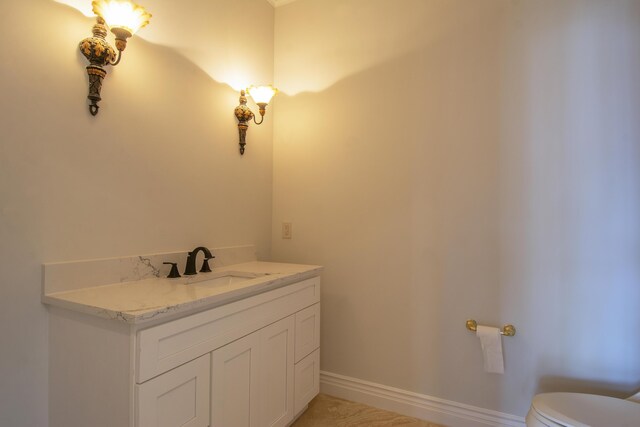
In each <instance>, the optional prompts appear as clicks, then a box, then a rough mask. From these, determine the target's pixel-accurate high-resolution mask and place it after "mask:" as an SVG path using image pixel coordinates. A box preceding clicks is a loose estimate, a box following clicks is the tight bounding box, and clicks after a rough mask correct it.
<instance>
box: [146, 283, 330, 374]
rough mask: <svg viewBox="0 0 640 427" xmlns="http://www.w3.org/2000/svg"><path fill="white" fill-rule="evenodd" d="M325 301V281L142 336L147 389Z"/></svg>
mask: <svg viewBox="0 0 640 427" xmlns="http://www.w3.org/2000/svg"><path fill="white" fill-rule="evenodd" d="M318 301H320V278H319V277H313V278H311V279H307V280H304V281H302V282H299V283H295V284H292V285H289V286H285V287H282V288H278V289H274V290H272V291H269V292H265V293H263V294H259V295H255V296H252V297H249V298H246V299H243V300H240V301H236V302H233V303H229V304H226V305H223V306H220V307H216V308H213V309H210V310H207V311H204V312H202V313H197V314H194V315H191V316H188V317H185V318H182V319H178V320H174V321H171V322H167V323H164V324H162V325H158V326H153V327H151V328H149V329H145V330H142V331H140V332H138V349H137V361H136V364H137V368H138V369H137V371H136V374H137V382H138V383H142V382H144V381H146V380H148V379H150V378H153V377H154V376H156V375H159V374H161V373H163V372H165V371H167V370H169V369H172V368H174V367H176V366H179V365H181V364H183V363H185V362H188V361H189V360H193V359H194V358H196V357H198V356H200V355H202V354H204V353H208V352H211V351H213V350H215V349H217V348H219V347H221V346H223V345H226V344H227V343H230V342H232V341H234V340H237V339H238V338H241V337H243V336H245V335H247V334H250V333H252V332H253V331H256V330H258V329H260V328H263V327H264V326H266V325H269V324H270V323H272V322H275V321H277V320H278V319H282V318H283V317H286V316H289V315H292V314H294V313H295V312H296V311H298V310H301V309H302V308H304V307H307V306H309V305H311V304H314V303H316V302H318Z"/></svg>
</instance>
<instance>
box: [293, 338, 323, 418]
mask: <svg viewBox="0 0 640 427" xmlns="http://www.w3.org/2000/svg"><path fill="white" fill-rule="evenodd" d="M295 378H296V380H295V386H294V391H295V393H294V394H295V402H294V408H293V409H294V410H295V413H296V414H299V413H300V412H301V411H302V410H303V409H304V408H305V406H307V405H308V404H309V402H311V399H313V398H314V397H316V396H317V395H318V393H320V349H317V350H316V351H314V352H313V353H311V354H310V355H308V356H307V357H305V358H304V359H302V360H301V361H300V362H298V363H296V368H295Z"/></svg>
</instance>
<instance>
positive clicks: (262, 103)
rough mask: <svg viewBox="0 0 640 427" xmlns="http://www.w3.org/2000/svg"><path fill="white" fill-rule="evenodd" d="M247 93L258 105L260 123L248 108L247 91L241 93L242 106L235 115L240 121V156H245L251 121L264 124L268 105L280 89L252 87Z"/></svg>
mask: <svg viewBox="0 0 640 427" xmlns="http://www.w3.org/2000/svg"><path fill="white" fill-rule="evenodd" d="M247 91H248V92H249V96H251V98H253V100H254V101H255V103H256V104H258V108H259V110H258V111H259V112H260V117H261V118H260V121H259V122H258V121H256V115H255V114H253V111H251V110H250V109H249V107H247V97H246V96H245V91H244V90H241V91H240V105H238V106H237V107H236V109H235V110H234V114H235V115H236V118H237V119H238V133H239V134H240V154H244V146H245V145H246V144H247V142H246V137H247V129H248V128H249V123H248V122H249V120H251V119H253V122H254V123H255V124H256V125H259V124H262V122H263V121H264V115H265V113H266V112H267V104H269V101H271V98H273V96H274V95H275V94H276V93H278V89H276V88H274V87H273V86H250V87H249V88H248V89H247Z"/></svg>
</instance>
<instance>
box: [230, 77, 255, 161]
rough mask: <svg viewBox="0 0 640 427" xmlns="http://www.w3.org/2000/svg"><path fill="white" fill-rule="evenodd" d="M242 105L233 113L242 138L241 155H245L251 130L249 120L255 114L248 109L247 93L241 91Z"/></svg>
mask: <svg viewBox="0 0 640 427" xmlns="http://www.w3.org/2000/svg"><path fill="white" fill-rule="evenodd" d="M239 101H240V105H238V106H237V107H236V108H235V110H233V113H234V114H235V116H236V119H238V134H239V137H240V142H239V143H240V154H244V146H245V145H246V144H247V129H249V123H248V122H249V120H251V119H252V118H254V114H253V112H252V111H251V109H250V108H249V107H247V97H246V96H245V91H244V90H241V91H240V99H239Z"/></svg>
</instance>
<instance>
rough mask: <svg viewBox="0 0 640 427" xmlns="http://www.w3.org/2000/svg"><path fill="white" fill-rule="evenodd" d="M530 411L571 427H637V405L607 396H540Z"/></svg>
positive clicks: (639, 420)
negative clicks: (532, 410)
mask: <svg viewBox="0 0 640 427" xmlns="http://www.w3.org/2000/svg"><path fill="white" fill-rule="evenodd" d="M531 406H532V407H533V409H534V410H535V411H536V412H538V413H539V414H540V415H542V416H543V417H545V418H547V419H549V420H551V421H554V422H556V423H559V424H561V425H565V426H571V427H611V426H619V427H632V426H639V425H640V404H638V403H635V402H630V401H627V400H622V399H616V398H613V397H608V396H599V395H595V394H581V393H542V394H538V395H536V396H535V397H534V398H533V403H532V405H531Z"/></svg>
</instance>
